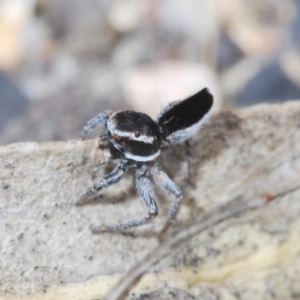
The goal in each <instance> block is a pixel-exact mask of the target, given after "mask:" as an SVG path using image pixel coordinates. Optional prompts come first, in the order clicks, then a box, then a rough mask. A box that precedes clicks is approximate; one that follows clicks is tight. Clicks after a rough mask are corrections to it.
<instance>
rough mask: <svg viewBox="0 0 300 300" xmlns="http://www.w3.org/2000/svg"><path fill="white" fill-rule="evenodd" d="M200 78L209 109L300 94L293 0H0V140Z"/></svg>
mask: <svg viewBox="0 0 300 300" xmlns="http://www.w3.org/2000/svg"><path fill="white" fill-rule="evenodd" d="M205 86H207V87H209V89H210V90H211V92H212V93H213V94H214V97H215V100H216V106H215V111H218V110H219V109H220V108H222V107H241V106H248V105H253V104H256V103H260V102H283V101H288V100H295V99H300V0H294V1H293V0H284V1H283V0H185V1H182V0H143V1H141V0H0V144H1V145H3V144H7V143H13V142H20V141H47V140H65V139H77V138H78V136H79V133H80V131H81V129H82V127H83V125H84V124H85V122H86V121H87V120H88V119H89V118H91V117H93V116H95V115H96V114H98V113H99V112H101V111H103V110H105V109H115V110H119V109H125V108H134V109H138V110H140V111H143V112H146V113H148V114H149V115H151V116H152V117H154V118H155V116H156V115H157V114H158V113H159V111H160V110H161V109H162V108H163V107H164V106H165V105H166V104H167V103H168V102H170V101H174V100H180V99H184V98H186V97H187V96H189V95H191V94H192V93H194V92H196V91H198V90H200V89H201V88H203V87H205ZM95 134H96V135H98V134H99V131H98V132H97V133H95Z"/></svg>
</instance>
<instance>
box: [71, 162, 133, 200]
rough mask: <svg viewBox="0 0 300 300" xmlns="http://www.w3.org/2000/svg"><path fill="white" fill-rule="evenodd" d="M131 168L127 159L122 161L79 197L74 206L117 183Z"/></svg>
mask: <svg viewBox="0 0 300 300" xmlns="http://www.w3.org/2000/svg"><path fill="white" fill-rule="evenodd" d="M131 166H132V165H130V164H129V162H128V160H127V159H122V160H121V162H120V163H119V164H118V165H117V166H116V167H115V169H114V170H113V171H112V172H111V173H110V174H108V175H107V176H105V177H104V178H103V179H101V180H99V181H97V182H96V183H94V184H93V185H92V186H91V187H89V188H88V189H87V190H86V192H85V193H83V194H82V195H81V196H80V198H79V200H78V201H77V202H76V205H77V206H80V205H83V204H84V203H86V202H87V201H89V200H90V199H91V198H93V197H94V196H95V195H96V194H97V193H98V192H99V191H101V190H102V188H106V187H108V186H110V185H112V184H115V183H117V182H119V181H120V180H121V178H122V177H123V175H124V174H125V173H126V172H127V171H128V169H129V167H131Z"/></svg>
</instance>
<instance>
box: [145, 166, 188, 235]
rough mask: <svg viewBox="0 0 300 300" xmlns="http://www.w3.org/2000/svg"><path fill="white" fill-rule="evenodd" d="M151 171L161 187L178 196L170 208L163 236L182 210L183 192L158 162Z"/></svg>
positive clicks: (162, 232) (161, 233)
mask: <svg viewBox="0 0 300 300" xmlns="http://www.w3.org/2000/svg"><path fill="white" fill-rule="evenodd" d="M150 173H151V175H152V177H153V179H154V181H155V182H156V184H157V185H159V186H160V187H161V188H163V189H165V190H167V191H169V192H170V193H172V194H174V195H175V196H176V200H175V201H174V203H173V204H172V206H171V208H170V211H169V217H168V220H167V222H166V224H165V226H164V228H163V229H162V231H161V232H160V237H161V238H162V237H163V235H164V234H165V232H166V231H167V230H168V228H169V227H170V226H171V224H172V223H173V222H174V220H175V219H176V216H177V214H178V212H179V210H180V205H181V200H182V193H181V190H180V188H179V186H178V185H177V184H176V183H175V182H174V181H173V180H171V179H170V177H169V176H168V175H167V174H166V173H165V172H163V171H162V170H160V169H159V166H158V164H157V163H156V164H154V165H153V166H152V167H151V168H150Z"/></svg>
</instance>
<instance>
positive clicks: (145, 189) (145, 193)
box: [91, 165, 158, 234]
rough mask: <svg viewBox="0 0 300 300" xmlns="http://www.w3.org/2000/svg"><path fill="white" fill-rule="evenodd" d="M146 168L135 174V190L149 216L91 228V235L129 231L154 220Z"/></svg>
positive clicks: (153, 202) (151, 195)
mask: <svg viewBox="0 0 300 300" xmlns="http://www.w3.org/2000/svg"><path fill="white" fill-rule="evenodd" d="M147 168H148V167H147V166H146V165H143V166H142V167H141V168H139V169H138V170H137V172H136V183H137V189H138V192H139V194H140V195H141V197H142V198H143V200H144V202H145V204H146V206H147V208H148V211H149V214H148V216H145V217H142V218H140V219H133V220H128V221H125V222H123V223H119V224H115V225H108V226H100V227H95V228H91V231H92V233H93V234H97V233H102V232H110V231H121V230H126V229H130V228H133V227H138V226H142V225H145V224H148V223H150V222H152V221H153V220H154V218H155V217H156V216H157V214H158V207H157V204H156V201H155V196H154V193H153V190H152V187H151V183H150V180H149V179H148V178H147V177H146V176H145V173H146V171H147Z"/></svg>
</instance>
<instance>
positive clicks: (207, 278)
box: [0, 102, 300, 300]
mask: <svg viewBox="0 0 300 300" xmlns="http://www.w3.org/2000/svg"><path fill="white" fill-rule="evenodd" d="M93 144H94V142H93V141H85V142H81V141H67V142H48V143H42V144H37V143H22V144H12V145H8V146H3V147H0V174H1V175H0V195H1V203H0V228H1V229H0V239H1V250H0V274H1V275H0V282H1V284H0V299H1V300H2V299H5V300H16V299H27V300H32V299H43V300H46V299H47V300H48V299H56V300H60V299H74V300H79V299H86V300H88V299H101V297H102V296H103V295H105V294H106V293H107V292H108V291H109V289H110V288H111V287H113V285H114V284H115V283H116V282H117V281H118V279H119V278H120V277H121V276H122V275H124V274H125V273H126V271H127V270H128V269H129V268H130V267H132V266H133V265H134V264H135V263H136V262H138V261H139V260H140V259H142V258H143V257H144V256H145V255H146V254H148V253H149V252H151V250H152V249H154V248H155V247H156V246H157V245H158V243H159V242H158V240H157V238H156V235H157V233H158V232H159V230H160V229H161V228H162V226H163V224H164V222H165V219H166V216H167V212H168V208H169V207H170V201H171V200H172V196H171V195H168V194H167V193H165V192H163V191H161V190H158V189H156V194H157V198H158V202H159V207H160V215H159V216H158V218H157V219H156V220H155V221H154V222H153V224H150V225H147V226H145V227H143V228H139V229H135V230H132V231H130V232H129V233H128V234H101V235H92V234H91V233H90V231H89V227H90V226H91V225H103V224H111V223H115V222H118V221H121V220H124V219H127V218H131V217H137V216H140V215H142V214H145V213H146V210H145V208H144V207H143V204H141V203H139V201H140V200H139V199H138V197H137V195H136V191H135V184H134V177H133V173H131V172H130V173H129V174H128V175H127V176H126V177H125V178H124V179H123V180H122V181H121V182H120V183H118V184H117V185H115V186H113V187H110V188H108V189H106V190H103V191H102V192H101V194H100V196H99V198H98V199H97V201H95V202H92V203H90V204H88V205H85V206H84V207H76V206H75V205H74V203H75V201H76V200H77V198H78V196H79V195H80V194H81V193H82V192H83V191H85V189H86V188H87V187H88V186H89V185H91V183H92V182H95V181H96V180H97V179H98V178H101V177H102V176H104V174H107V173H108V172H109V171H110V170H111V169H112V168H113V166H114V165H115V162H111V163H109V164H108V165H105V166H101V167H95V166H93V165H92V163H91V160H90V152H91V149H92V147H93ZM193 144H194V153H195V166H196V170H197V172H196V177H195V182H196V187H195V188H193V187H191V186H189V185H188V184H187V166H186V162H185V160H184V148H183V146H177V147H173V148H171V149H168V150H167V151H165V152H164V153H163V154H162V155H161V157H160V162H161V166H162V168H163V169H164V170H165V171H166V172H167V173H168V174H169V175H170V177H172V178H173V179H174V181H175V182H177V183H178V184H179V185H180V186H181V187H182V189H183V194H184V203H183V205H182V209H181V211H180V214H179V217H178V222H177V224H176V225H174V226H173V228H171V231H172V230H174V228H176V227H178V226H179V225H180V224H182V223H186V222H188V221H191V220H192V219H193V218H196V217H197V215H199V214H201V213H202V212H203V211H208V210H210V209H212V208H214V207H217V206H218V205H220V204H224V203H226V202H227V201H229V200H230V199H233V198H235V197H237V196H243V195H244V194H245V195H246V194H247V195H252V197H253V198H259V197H262V198H265V199H267V200H268V199H270V200H271V199H272V197H273V195H274V194H278V193H282V192H284V191H285V190H287V189H290V188H293V187H295V186H297V185H299V182H300V103H299V102H288V103H286V104H281V105H258V106H255V107H251V108H247V109H243V110H236V111H228V112H222V113H221V114H219V115H217V116H215V117H214V118H213V119H212V120H211V121H210V123H209V124H208V125H207V126H206V127H205V128H203V129H202V130H201V131H200V132H199V134H198V135H197V136H195V137H194V138H193ZM299 197H300V190H296V191H294V192H292V193H288V194H286V195H283V196H282V197H280V198H279V199H277V200H276V201H272V202H270V204H268V205H267V206H265V207H263V208H262V209H260V210H258V211H254V212H248V213H246V214H243V215H241V216H240V217H238V218H234V219H230V220H227V221H225V222H223V223H222V224H220V225H217V226H215V227H213V228H210V229H209V230H207V231H205V232H203V233H201V234H199V235H198V236H195V237H194V238H193V239H192V240H191V241H190V242H189V243H186V244H185V245H182V247H180V248H178V249H174V251H173V252H172V253H170V255H169V256H168V257H167V258H165V259H163V260H161V261H160V262H159V263H157V264H156V265H155V266H154V267H153V268H152V269H151V270H150V271H149V273H147V274H146V275H145V276H144V277H143V278H142V280H141V281H140V282H139V283H138V285H137V286H136V287H135V288H134V290H133V291H132V293H131V294H130V295H129V296H128V298H127V299H205V300H208V299H230V300H231V299H249V300H250V299H251V300H252V299H298V298H300V285H299V282H300V272H299V270H300V221H299V214H300V201H299Z"/></svg>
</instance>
